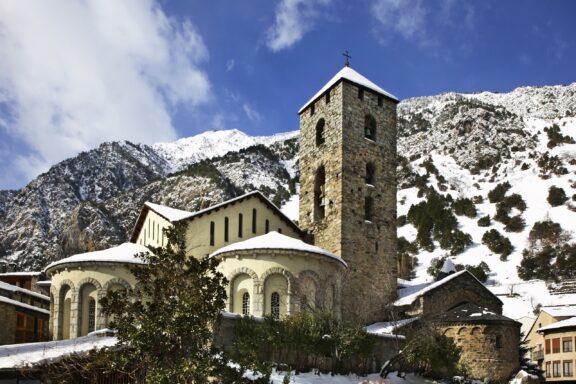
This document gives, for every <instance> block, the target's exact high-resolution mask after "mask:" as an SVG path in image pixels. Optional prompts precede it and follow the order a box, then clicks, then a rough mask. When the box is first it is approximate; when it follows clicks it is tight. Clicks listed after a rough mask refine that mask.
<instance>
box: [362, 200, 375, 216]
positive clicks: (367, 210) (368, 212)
mask: <svg viewBox="0 0 576 384" xmlns="http://www.w3.org/2000/svg"><path fill="white" fill-rule="evenodd" d="M373 217H374V199H373V198H372V197H366V198H364V220H367V221H372V218H373Z"/></svg>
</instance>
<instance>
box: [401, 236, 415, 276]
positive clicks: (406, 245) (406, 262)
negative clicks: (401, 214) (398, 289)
mask: <svg viewBox="0 0 576 384" xmlns="http://www.w3.org/2000/svg"><path fill="white" fill-rule="evenodd" d="M396 250H397V253H396V254H397V257H398V263H399V265H400V267H399V268H398V274H399V277H400V278H402V279H411V278H413V277H414V265H415V264H416V257H414V255H415V254H416V253H418V245H416V244H415V243H411V242H409V241H408V240H406V238H404V237H399V238H398V239H397V241H396ZM406 266H407V267H408V268H407V270H404V267H406Z"/></svg>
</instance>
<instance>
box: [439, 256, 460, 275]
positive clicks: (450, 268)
mask: <svg viewBox="0 0 576 384" xmlns="http://www.w3.org/2000/svg"><path fill="white" fill-rule="evenodd" d="M440 272H442V273H451V272H456V266H455V265H454V263H453V262H452V260H450V259H446V260H444V264H442V269H441V270H440Z"/></svg>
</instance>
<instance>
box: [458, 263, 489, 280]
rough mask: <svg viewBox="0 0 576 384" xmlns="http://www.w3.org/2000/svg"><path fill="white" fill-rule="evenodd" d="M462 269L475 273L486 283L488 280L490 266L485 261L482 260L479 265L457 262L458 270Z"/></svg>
mask: <svg viewBox="0 0 576 384" xmlns="http://www.w3.org/2000/svg"><path fill="white" fill-rule="evenodd" d="M462 269H466V270H468V272H470V273H471V274H473V275H474V276H475V277H476V278H477V279H478V280H480V281H481V282H483V283H485V282H486V280H488V273H489V272H490V267H489V266H488V264H486V263H485V262H483V261H482V262H481V263H480V264H478V265H468V264H466V265H462V264H456V270H457V271H461V270H462Z"/></svg>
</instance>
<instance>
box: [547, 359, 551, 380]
mask: <svg viewBox="0 0 576 384" xmlns="http://www.w3.org/2000/svg"><path fill="white" fill-rule="evenodd" d="M546 377H552V363H551V362H549V361H548V362H546Z"/></svg>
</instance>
